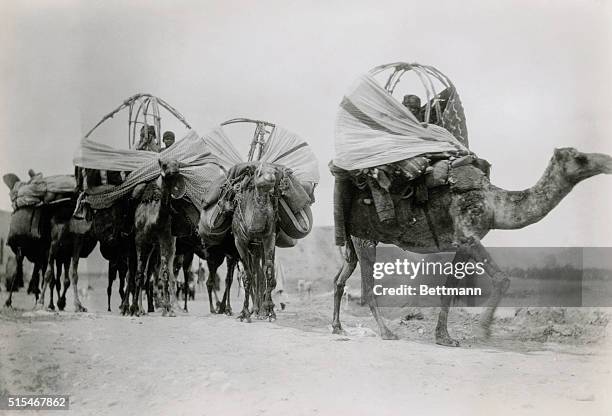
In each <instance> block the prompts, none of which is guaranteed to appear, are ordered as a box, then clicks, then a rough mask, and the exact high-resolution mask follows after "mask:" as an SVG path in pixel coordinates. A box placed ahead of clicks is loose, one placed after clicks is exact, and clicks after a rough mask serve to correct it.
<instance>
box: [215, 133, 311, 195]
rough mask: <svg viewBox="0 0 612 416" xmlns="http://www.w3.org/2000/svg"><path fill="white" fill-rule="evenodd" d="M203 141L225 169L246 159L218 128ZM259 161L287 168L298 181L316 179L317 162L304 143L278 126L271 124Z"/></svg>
mask: <svg viewBox="0 0 612 416" xmlns="http://www.w3.org/2000/svg"><path fill="white" fill-rule="evenodd" d="M204 140H205V141H206V143H207V144H208V145H209V148H210V149H211V152H212V153H213V155H215V156H216V157H217V158H218V159H219V160H220V161H221V164H222V166H223V167H224V168H225V169H229V168H230V167H232V166H234V165H235V164H237V163H241V162H243V161H245V160H246V157H242V156H240V153H239V152H238V150H237V149H236V147H235V146H234V145H233V144H232V141H231V139H230V138H229V137H228V136H227V134H226V133H225V132H224V131H223V128H222V127H218V128H216V129H214V130H212V131H210V132H208V133H207V134H205V135H204ZM260 160H261V161H262V162H267V163H275V164H278V165H282V166H285V167H287V168H290V169H291V170H292V171H293V175H294V176H295V178H296V179H297V180H299V181H300V182H314V183H318V182H319V164H318V161H317V158H316V157H315V155H314V153H313V152H312V149H311V148H310V146H309V145H308V143H307V142H306V141H305V140H304V139H302V138H301V137H299V136H298V135H297V134H295V133H292V132H290V131H289V130H287V129H285V128H283V127H281V126H275V127H274V129H273V131H272V133H271V134H270V137H269V138H268V140H267V141H266V144H265V145H264V149H263V152H262V154H261V159H260Z"/></svg>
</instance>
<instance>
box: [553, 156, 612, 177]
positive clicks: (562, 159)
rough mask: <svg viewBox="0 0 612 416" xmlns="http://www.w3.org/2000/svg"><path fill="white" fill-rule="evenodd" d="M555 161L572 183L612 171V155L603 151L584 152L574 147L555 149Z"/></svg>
mask: <svg viewBox="0 0 612 416" xmlns="http://www.w3.org/2000/svg"><path fill="white" fill-rule="evenodd" d="M553 162H554V163H555V164H556V165H557V166H558V168H559V169H560V170H561V172H562V174H563V175H564V176H565V178H566V179H568V180H569V181H571V182H572V183H578V182H580V181H582V180H585V179H587V178H590V177H591V176H595V175H599V174H600V173H605V174H610V173H612V156H609V155H606V154H603V153H582V152H579V151H578V150H576V149H574V148H573V147H563V148H561V149H555V154H554V156H553Z"/></svg>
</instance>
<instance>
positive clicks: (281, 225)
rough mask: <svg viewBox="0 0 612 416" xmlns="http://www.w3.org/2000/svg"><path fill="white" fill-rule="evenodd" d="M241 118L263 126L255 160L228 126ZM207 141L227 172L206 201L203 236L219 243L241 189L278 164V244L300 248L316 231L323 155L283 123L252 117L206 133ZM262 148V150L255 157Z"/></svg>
mask: <svg viewBox="0 0 612 416" xmlns="http://www.w3.org/2000/svg"><path fill="white" fill-rule="evenodd" d="M237 122H253V123H256V124H257V127H256V132H255V137H254V139H253V143H252V147H251V152H250V154H249V157H248V159H249V160H248V161H246V162H245V161H244V160H243V158H242V157H241V156H240V154H239V152H238V151H237V150H236V148H235V147H234V145H233V144H232V142H231V140H230V138H229V137H228V135H227V134H226V132H225V130H224V126H225V125H228V124H232V123H237ZM266 129H270V130H269V131H268V130H266ZM266 136H267V137H266ZM204 140H205V141H206V142H207V143H208V144H209V145H210V148H211V149H212V152H213V154H215V155H216V156H217V158H218V159H219V160H220V161H221V164H222V166H223V168H224V172H223V174H221V175H219V177H218V178H217V180H216V181H215V183H214V185H213V186H211V187H210V190H209V192H208V194H207V195H206V197H205V200H204V209H203V211H202V214H201V218H200V235H201V236H202V238H203V239H204V240H205V241H207V242H208V243H210V244H218V243H220V242H221V241H222V240H223V239H224V238H225V236H226V235H227V232H228V231H229V229H230V226H231V219H232V214H233V210H234V205H235V202H236V200H237V198H240V194H241V189H242V187H243V185H244V184H246V183H247V182H248V181H249V179H250V178H251V177H252V175H253V174H254V173H255V171H256V170H257V169H258V167H259V166H261V165H262V164H271V165H274V166H277V167H278V171H279V172H280V175H281V178H280V186H279V189H280V198H279V211H278V230H277V238H276V244H277V246H279V247H291V246H294V245H295V244H297V240H298V239H301V238H303V237H305V236H306V235H308V234H309V233H310V230H311V229H312V212H311V209H310V205H311V204H312V203H314V189H315V187H316V185H317V183H318V181H319V171H318V162H317V159H316V157H315V156H314V153H313V152H312V150H311V149H310V146H309V145H308V143H307V142H306V141H305V140H303V139H302V138H300V137H299V136H298V135H296V134H295V133H292V132H290V131H288V130H286V129H284V128H282V127H280V126H278V125H273V124H271V123H267V122H261V121H254V120H248V119H239V120H230V121H229V122H226V123H223V124H222V125H221V126H219V127H218V128H216V129H214V130H212V131H210V132H209V133H208V134H206V135H205V136H204ZM257 146H259V152H258V154H257V155H255V152H256V150H255V149H256V147H257ZM253 159H256V160H253Z"/></svg>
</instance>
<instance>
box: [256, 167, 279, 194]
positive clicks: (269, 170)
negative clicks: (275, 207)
mask: <svg viewBox="0 0 612 416" xmlns="http://www.w3.org/2000/svg"><path fill="white" fill-rule="evenodd" d="M278 177H279V172H278V167H276V166H273V165H270V164H267V163H262V164H261V165H259V166H258V167H257V170H256V171H255V178H254V181H255V186H256V187H257V189H258V190H259V191H260V192H269V191H271V190H272V189H274V187H275V186H276V183H277V180H278Z"/></svg>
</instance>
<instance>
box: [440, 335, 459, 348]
mask: <svg viewBox="0 0 612 416" xmlns="http://www.w3.org/2000/svg"><path fill="white" fill-rule="evenodd" d="M436 344H438V345H442V346H445V347H458V346H459V341H457V340H456V339H453V338H451V337H449V336H446V337H436Z"/></svg>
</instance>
